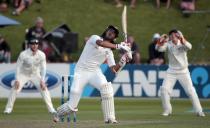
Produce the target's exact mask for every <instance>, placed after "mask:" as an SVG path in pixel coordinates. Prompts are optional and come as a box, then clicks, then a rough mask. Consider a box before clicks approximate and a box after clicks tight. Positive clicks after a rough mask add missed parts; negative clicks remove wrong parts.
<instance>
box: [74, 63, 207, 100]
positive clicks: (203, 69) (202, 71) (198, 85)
mask: <svg viewBox="0 0 210 128" xmlns="http://www.w3.org/2000/svg"><path fill="white" fill-rule="evenodd" d="M74 67H75V64H70V71H71V72H70V75H73V74H74V72H73V71H74ZM167 68H168V66H167V65H162V66H154V65H126V66H125V67H124V69H123V70H122V71H121V72H120V73H119V74H118V75H115V74H113V73H112V72H111V71H110V70H109V68H108V66H107V65H106V64H104V65H102V66H101V69H102V71H103V73H104V74H105V76H106V78H107V80H108V81H110V82H112V84H113V88H114V94H115V96H117V97H158V96H160V92H159V88H160V86H161V85H162V82H163V79H164V78H165V73H166V70H167ZM189 70H190V73H191V78H192V82H193V85H194V87H195V89H196V91H197V93H198V96H199V97H200V98H210V78H209V74H210V66H209V65H206V66H204V65H191V66H189ZM99 95H100V93H99V91H98V90H97V89H95V88H93V87H91V85H87V86H86V87H85V89H84V91H83V97H95V96H99ZM172 97H180V98H185V97H187V95H186V93H185V92H184V90H183V88H182V87H181V85H180V83H179V82H178V81H177V82H176V84H175V87H174V89H173V92H172Z"/></svg>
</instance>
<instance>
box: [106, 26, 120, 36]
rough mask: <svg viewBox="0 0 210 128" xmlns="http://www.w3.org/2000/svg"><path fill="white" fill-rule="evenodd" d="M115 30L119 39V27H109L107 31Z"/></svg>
mask: <svg viewBox="0 0 210 128" xmlns="http://www.w3.org/2000/svg"><path fill="white" fill-rule="evenodd" d="M110 29H111V30H113V31H114V33H115V34H116V37H118V35H119V30H118V28H117V27H115V26H113V25H109V26H108V27H107V30H110Z"/></svg>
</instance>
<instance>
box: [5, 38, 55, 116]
mask: <svg viewBox="0 0 210 128" xmlns="http://www.w3.org/2000/svg"><path fill="white" fill-rule="evenodd" d="M29 44H30V46H29V47H30V48H28V49H26V50H24V51H22V52H21V53H20V55H19V57H18V60H17V69H16V78H15V79H16V80H15V83H14V85H13V87H12V89H11V93H10V95H9V98H8V102H7V105H6V108H5V111H4V113H6V114H10V113H11V112H12V110H13V106H14V102H15V100H16V96H17V94H18V93H19V92H20V91H21V90H22V88H23V86H24V84H25V83H27V82H28V81H31V82H32V83H33V84H34V85H35V86H36V88H37V89H38V90H39V91H40V92H41V95H42V97H43V99H44V101H45V103H46V105H47V108H48V111H49V112H50V113H55V112H56V111H55V109H54V108H53V105H52V101H51V97H50V93H49V91H48V89H47V86H46V84H45V75H46V57H45V54H44V53H43V52H42V51H40V50H38V44H39V41H38V40H37V39H32V40H31V41H30V42H29Z"/></svg>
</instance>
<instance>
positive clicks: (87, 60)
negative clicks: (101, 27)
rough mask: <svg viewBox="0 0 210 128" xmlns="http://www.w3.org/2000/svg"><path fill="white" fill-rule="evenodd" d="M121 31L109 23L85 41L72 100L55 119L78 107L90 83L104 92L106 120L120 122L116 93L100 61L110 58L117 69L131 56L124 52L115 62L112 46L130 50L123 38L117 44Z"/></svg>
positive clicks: (74, 81)
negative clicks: (115, 100) (84, 89)
mask: <svg viewBox="0 0 210 128" xmlns="http://www.w3.org/2000/svg"><path fill="white" fill-rule="evenodd" d="M118 34H119V31H118V29H117V28H116V27H114V26H112V25H110V26H108V28H107V29H106V30H105V32H104V33H103V34H102V35H101V36H98V35H92V36H91V37H90V38H89V40H88V41H87V42H86V45H85V47H84V49H83V52H82V54H81V56H80V58H79V60H78V62H77V64H76V68H75V76H74V79H73V83H72V86H71V93H70V100H69V101H68V102H67V103H65V104H63V105H61V106H60V107H58V108H57V114H55V116H54V121H55V122H58V121H59V119H60V118H61V117H62V116H64V115H66V114H68V113H70V112H72V111H77V107H78V103H79V100H80V97H81V94H82V92H83V88H84V87H85V85H86V84H87V83H89V84H91V85H92V86H94V87H95V88H97V89H98V90H99V91H100V93H101V104H102V110H103V114H104V121H105V123H117V120H116V118H115V108H114V98H113V96H114V93H113V87H112V84H111V82H108V81H107V80H106V78H105V76H104V74H103V73H102V71H101V69H100V65H101V64H103V63H104V62H105V61H107V63H108V65H109V67H110V69H111V70H112V71H113V72H114V73H117V72H118V71H119V69H121V68H122V67H123V66H124V65H125V64H126V62H127V61H129V59H131V58H130V57H131V56H129V55H128V54H127V53H125V54H124V55H123V56H122V58H121V59H120V62H119V63H117V64H116V63H115V60H114V55H113V52H112V49H118V50H119V49H123V50H125V51H127V52H130V47H129V45H128V44H126V43H124V42H122V43H120V44H115V43H114V40H115V39H116V38H117V37H118Z"/></svg>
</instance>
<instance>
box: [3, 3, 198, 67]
mask: <svg viewBox="0 0 210 128" xmlns="http://www.w3.org/2000/svg"><path fill="white" fill-rule="evenodd" d="M144 1H145V2H146V1H147V0H144ZM33 2H36V3H41V0H0V12H6V11H7V10H8V8H12V10H13V11H12V15H15V16H18V15H21V13H22V12H23V11H24V10H26V9H27V8H29V7H30V5H31V4H33ZM114 2H115V3H116V7H117V8H121V7H123V5H124V4H125V2H126V1H125V0H114ZM172 2H173V0H154V3H155V4H156V8H160V7H162V5H165V6H166V9H168V8H170V6H171V3H172ZM137 3H138V0H130V8H132V9H135V8H136V7H137ZM180 9H181V10H182V11H185V10H189V11H193V10H195V0H180ZM46 33H47V32H46V30H45V26H44V19H43V18H41V17H37V18H36V19H35V21H34V26H31V27H30V28H26V33H25V40H24V41H23V43H22V50H24V49H26V48H28V42H29V41H30V40H31V39H34V38H36V39H38V40H39V41H40V45H39V47H40V49H41V50H42V51H43V52H44V53H45V54H46V58H47V60H48V62H73V61H75V60H72V59H71V56H70V55H68V54H65V52H62V51H61V53H60V54H61V55H60V56H59V58H60V59H55V56H56V54H57V50H56V48H55V47H54V46H53V45H50V44H49V42H48V40H45V38H44V36H45V34H46ZM159 38H160V34H159V33H154V35H151V43H150V44H149V46H148V53H149V55H148V56H149V58H148V60H147V63H148V64H153V65H161V64H164V63H165V57H164V53H160V52H158V51H156V50H155V44H156V42H157V41H158V39H159ZM84 40H85V42H86V41H87V40H88V37H85V39H84ZM128 43H130V44H131V49H132V51H133V59H132V60H131V61H130V62H129V63H130V64H140V63H141V50H140V46H138V44H139V43H137V42H136V41H135V37H133V36H132V35H129V36H128ZM122 54H123V51H120V53H119V57H120V56H121V55H122ZM57 57H58V56H57ZM10 58H11V51H10V46H9V45H8V43H7V41H6V39H4V37H2V36H1V35H0V62H2V63H10Z"/></svg>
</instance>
